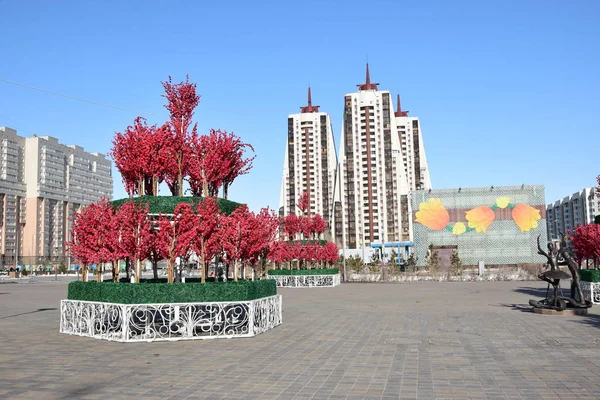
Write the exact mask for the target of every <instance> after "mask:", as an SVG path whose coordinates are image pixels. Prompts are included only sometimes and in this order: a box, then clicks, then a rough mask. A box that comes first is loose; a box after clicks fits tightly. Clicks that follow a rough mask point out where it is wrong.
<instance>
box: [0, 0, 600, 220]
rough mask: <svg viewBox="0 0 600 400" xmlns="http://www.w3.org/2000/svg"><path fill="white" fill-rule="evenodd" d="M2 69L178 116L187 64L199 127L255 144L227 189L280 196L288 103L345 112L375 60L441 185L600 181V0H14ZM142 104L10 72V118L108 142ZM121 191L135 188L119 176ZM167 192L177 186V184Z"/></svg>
mask: <svg viewBox="0 0 600 400" xmlns="http://www.w3.org/2000/svg"><path fill="white" fill-rule="evenodd" d="M0 20H1V21H2V28H1V30H0V32H1V33H0V49H1V54H2V61H1V62H0V78H3V79H7V80H11V81H16V82H19V83H23V84H27V85H31V86H34V87H39V88H43V89H47V90H51V91H55V92H59V93H64V94H69V95H72V96H77V97H80V98H84V99H89V100H93V101H96V102H101V103H107V104H111V105H115V106H119V107H123V108H127V109H131V110H140V111H144V112H146V113H148V114H146V115H144V116H146V117H147V118H148V120H149V122H150V123H158V124H160V123H162V122H163V121H165V120H166V119H167V113H166V110H165V109H164V108H163V107H162V105H163V103H164V99H163V98H162V97H161V94H162V87H161V84H160V81H161V80H165V79H166V78H167V76H168V75H172V76H173V79H174V80H176V81H180V80H183V79H185V75H186V74H189V76H190V79H191V80H192V81H194V82H196V83H197V85H198V91H199V93H200V94H201V96H202V98H201V102H200V106H199V108H198V109H197V112H196V114H195V120H196V121H197V122H198V123H199V128H200V131H201V132H208V130H209V128H220V129H224V130H228V131H233V132H235V133H236V134H238V135H239V136H241V137H242V138H243V139H244V140H245V141H246V142H249V143H251V144H253V145H254V147H255V149H256V153H257V158H256V160H255V165H254V169H253V170H252V172H251V174H250V175H248V176H244V177H241V178H239V180H238V181H236V182H235V183H234V185H233V186H232V188H231V192H230V198H231V199H234V200H237V201H240V202H245V203H248V204H249V206H250V207H251V208H252V209H254V210H258V209H259V208H260V207H262V206H266V205H269V206H271V207H275V208H276V207H277V206H278V203H279V190H280V182H281V173H282V167H283V158H284V150H285V140H286V129H287V121H286V119H287V115H288V114H290V113H295V112H297V111H298V110H299V107H300V106H302V105H304V104H305V102H306V88H307V86H308V84H309V82H310V85H311V87H312V91H313V104H317V105H320V106H321V110H322V111H327V112H329V113H330V114H331V117H332V121H333V129H334V133H335V140H336V143H339V138H340V130H341V114H342V111H343V99H344V94H346V93H349V92H353V91H354V90H355V88H356V84H359V83H362V82H363V80H364V69H365V60H366V58H367V56H368V60H369V64H370V66H371V77H372V79H373V80H374V81H376V82H379V83H380V88H381V89H387V90H390V91H391V92H392V93H393V94H394V98H395V94H396V93H398V91H399V92H400V93H401V95H402V105H403V108H404V109H407V110H409V111H410V115H413V116H418V117H419V118H420V120H421V125H422V132H423V138H424V142H425V145H426V149H427V158H428V161H429V166H430V172H431V178H432V182H433V186H434V188H440V189H441V188H452V187H459V186H461V187H473V186H489V185H495V186H500V185H513V184H514V185H520V184H522V183H525V184H544V185H545V186H546V202H547V203H548V202H551V201H554V200H557V199H559V198H561V197H563V196H566V195H568V194H571V193H573V192H575V191H577V190H580V189H582V188H583V187H589V186H592V185H594V184H595V176H596V175H598V174H600V163H599V162H598V161H597V160H598V143H599V139H598V138H599V137H600V134H599V129H598V118H597V117H598V115H599V113H598V110H599V107H600V101H599V98H600V74H599V72H598V71H600V41H599V40H598V39H599V38H600V2H599V1H596V0H580V1H573V2H565V1H554V0H529V1H521V0H519V1H517V0H514V1H512V0H504V1H497V2H489V1H460V0H457V1H452V2H450V1H410V2H408V1H377V0H372V1H369V2H364V1H352V0H346V1H344V2H339V1H330V0H321V1H315V0H305V1H302V2H287V1H275V0H272V1H257V2H252V1H227V2H219V1H215V2H204V1H198V2H196V1H133V0H130V1H116V0H109V1H102V2H99V1H91V0H90V1H70V0H64V1H55V2H49V1H44V0H37V1H27V2H25V1H20V0H0ZM138 114H139V112H136V111H123V110H116V109H111V108H106V107H101V106H97V105H91V104H87V103H83V102H77V101H73V100H70V99H66V98H62V97H57V96H52V95H49V94H46V93H40V92H36V91H33V90H30V89H25V88H22V87H18V86H14V85H10V84H7V83H2V82H0V126H3V125H4V126H10V127H14V128H17V129H18V131H19V133H20V134H22V135H24V136H30V135H31V134H33V133H36V134H39V135H51V136H55V137H57V138H58V139H59V140H60V141H61V142H63V143H66V144H72V143H75V144H78V145H81V146H83V147H84V148H85V149H86V150H88V151H98V152H104V153H106V152H108V151H109V149H110V147H111V139H112V137H113V135H114V132H115V131H122V130H123V129H125V128H126V126H127V125H129V124H130V123H131V122H132V121H133V119H134V118H135V117H136V116H137V115H138ZM115 177H116V179H115V191H114V195H115V197H123V196H124V195H125V191H124V190H123V187H122V184H121V182H120V178H118V176H117V175H115ZM165 194H166V191H165Z"/></svg>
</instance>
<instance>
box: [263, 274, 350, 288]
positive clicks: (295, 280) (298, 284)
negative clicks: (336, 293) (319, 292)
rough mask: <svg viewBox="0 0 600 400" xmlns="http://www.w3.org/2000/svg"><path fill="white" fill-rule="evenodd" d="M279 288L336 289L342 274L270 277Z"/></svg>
mask: <svg viewBox="0 0 600 400" xmlns="http://www.w3.org/2000/svg"><path fill="white" fill-rule="evenodd" d="M269 279H274V280H275V282H277V287H290V288H305V287H334V286H338V285H339V284H340V274H335V275H269Z"/></svg>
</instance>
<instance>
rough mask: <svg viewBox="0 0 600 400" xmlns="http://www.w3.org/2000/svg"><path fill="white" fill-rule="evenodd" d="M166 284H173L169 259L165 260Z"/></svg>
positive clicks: (171, 266)
mask: <svg viewBox="0 0 600 400" xmlns="http://www.w3.org/2000/svg"><path fill="white" fill-rule="evenodd" d="M167 282H168V283H173V265H171V259H170V258H168V259H167Z"/></svg>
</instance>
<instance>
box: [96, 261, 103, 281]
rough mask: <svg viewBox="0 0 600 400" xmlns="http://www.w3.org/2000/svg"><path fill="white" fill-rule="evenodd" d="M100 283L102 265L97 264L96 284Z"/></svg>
mask: <svg viewBox="0 0 600 400" xmlns="http://www.w3.org/2000/svg"><path fill="white" fill-rule="evenodd" d="M100 281H102V263H101V262H99V263H98V265H97V266H96V282H100Z"/></svg>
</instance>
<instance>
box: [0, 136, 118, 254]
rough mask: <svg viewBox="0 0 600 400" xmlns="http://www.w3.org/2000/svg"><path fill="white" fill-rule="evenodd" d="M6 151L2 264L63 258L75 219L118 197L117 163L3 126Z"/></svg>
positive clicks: (0, 185)
mask: <svg viewBox="0 0 600 400" xmlns="http://www.w3.org/2000/svg"><path fill="white" fill-rule="evenodd" d="M0 146H1V147H0V157H1V160H2V165H1V167H0V173H1V175H0V178H1V179H0V212H1V216H0V223H1V224H2V227H1V229H0V253H1V255H2V264H4V265H9V264H14V263H15V261H16V260H15V257H16V256H18V259H19V260H18V261H19V264H24V263H28V262H31V263H34V262H43V261H46V262H52V261H55V260H59V259H61V257H64V255H65V247H64V243H65V241H67V240H68V239H69V238H68V232H69V230H70V221H69V219H70V217H71V216H72V215H73V214H74V213H75V212H77V211H78V210H79V208H80V207H81V206H85V205H88V204H90V203H92V202H95V201H98V200H100V199H101V198H102V197H105V198H108V199H110V198H111V197H112V191H113V180H112V173H111V162H110V161H109V160H107V159H106V157H105V156H104V155H102V154H98V153H88V152H86V151H84V150H83V148H81V147H79V146H74V145H71V146H65V145H63V144H60V143H58V140H57V139H56V138H53V137H51V136H35V135H34V136H33V137H30V138H24V137H21V136H18V135H17V131H15V130H14V129H11V128H6V127H0ZM24 257H25V258H26V257H29V259H28V261H25V262H22V261H23V260H24V259H23V258H24ZM34 258H36V261H33V260H34Z"/></svg>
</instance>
